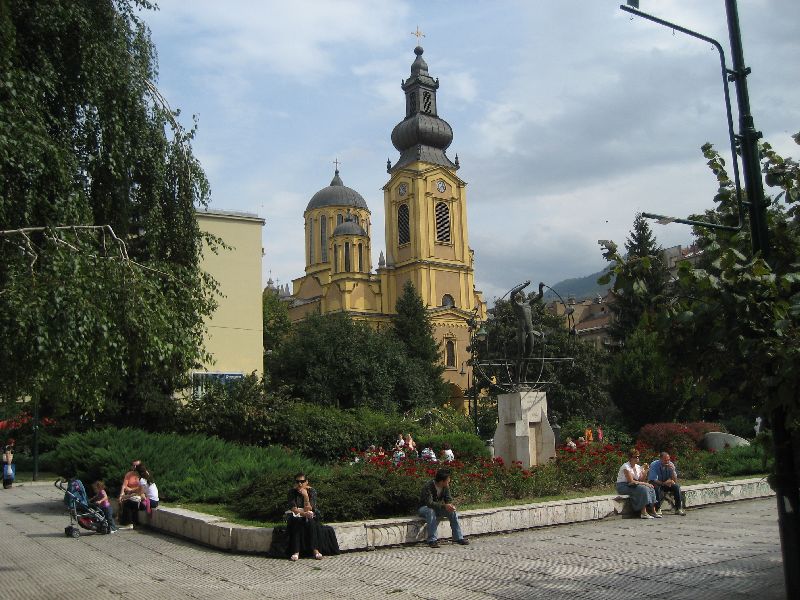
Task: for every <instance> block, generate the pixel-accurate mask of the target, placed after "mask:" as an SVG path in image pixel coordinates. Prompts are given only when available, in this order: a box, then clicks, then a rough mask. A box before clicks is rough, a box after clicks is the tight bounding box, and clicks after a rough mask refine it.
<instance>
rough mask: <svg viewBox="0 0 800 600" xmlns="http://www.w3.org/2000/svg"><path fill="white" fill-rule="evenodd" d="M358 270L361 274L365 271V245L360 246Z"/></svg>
mask: <svg viewBox="0 0 800 600" xmlns="http://www.w3.org/2000/svg"><path fill="white" fill-rule="evenodd" d="M358 270H359V272H362V271H363V270H364V244H359V245H358Z"/></svg>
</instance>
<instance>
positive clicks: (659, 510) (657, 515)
mask: <svg viewBox="0 0 800 600" xmlns="http://www.w3.org/2000/svg"><path fill="white" fill-rule="evenodd" d="M653 514H654V515H655V516H656V517H659V518H661V517H662V516H663V514H662V513H661V509H660V508H658V509H656V512H654V513H653Z"/></svg>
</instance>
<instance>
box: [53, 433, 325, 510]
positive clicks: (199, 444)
mask: <svg viewBox="0 0 800 600" xmlns="http://www.w3.org/2000/svg"><path fill="white" fill-rule="evenodd" d="M136 458H138V459H140V460H141V461H142V462H143V463H144V464H146V465H147V467H148V468H149V469H150V471H151V472H152V473H153V477H154V478H155V481H156V483H157V484H158V490H159V495H160V496H161V498H162V499H163V500H166V501H185V502H226V501H229V500H230V499H231V498H232V496H233V494H234V492H235V491H236V490H237V489H238V488H239V487H240V486H241V482H242V481H243V480H244V481H255V480H259V481H260V480H262V479H263V478H265V476H267V475H268V474H271V473H276V474H278V475H276V478H277V477H278V476H283V475H284V474H286V473H290V474H294V473H296V472H298V471H305V472H308V473H309V474H310V475H313V474H315V473H319V472H320V471H321V468H320V467H319V466H318V465H316V464H314V463H312V462H311V461H309V460H308V459H306V458H304V457H302V456H298V455H294V454H290V453H287V452H286V451H285V450H283V449H280V448H274V447H271V448H258V447H255V446H239V445H236V444H232V443H229V442H225V441H223V440H220V439H218V438H214V437H206V436H203V435H179V434H167V433H160V434H153V433H147V432H144V431H141V430H137V429H113V428H108V429H99V430H94V431H89V432H86V433H72V434H69V435H66V436H64V437H63V438H61V440H60V443H59V444H58V447H57V448H56V449H55V450H53V451H52V452H49V453H48V454H46V455H45V456H43V458H42V462H43V464H45V465H47V468H49V469H52V470H54V471H55V472H57V473H59V474H60V475H62V476H63V477H78V478H80V479H81V480H83V482H84V483H85V484H87V485H88V484H90V483H92V482H93V481H95V480H96V479H103V480H105V481H106V483H107V485H108V486H109V489H110V490H113V491H112V493H115V492H116V491H117V490H118V489H119V483H121V481H122V477H123V475H124V474H125V472H126V471H128V470H129V468H130V461H131V460H132V459H136ZM290 476H291V475H289V477H290ZM287 481H288V479H287Z"/></svg>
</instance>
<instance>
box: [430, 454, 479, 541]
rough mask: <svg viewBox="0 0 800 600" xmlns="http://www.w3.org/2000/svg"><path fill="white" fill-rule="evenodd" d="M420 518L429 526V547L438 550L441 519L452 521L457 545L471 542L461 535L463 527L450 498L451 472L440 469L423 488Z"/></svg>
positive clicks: (451, 524)
mask: <svg viewBox="0 0 800 600" xmlns="http://www.w3.org/2000/svg"><path fill="white" fill-rule="evenodd" d="M419 502H420V504H421V506H420V507H419V511H418V513H419V516H420V517H422V518H423V519H425V523H427V525H428V538H427V541H428V546H430V547H431V548H438V547H439V542H438V540H437V538H436V530H437V529H438V528H439V519H440V518H444V517H447V518H448V519H450V530H451V531H452V532H453V539H454V540H455V541H456V543H457V544H461V545H462V546H466V545H468V544H469V540H467V539H465V538H464V535H463V534H462V533H461V525H460V523H459V522H458V513H456V507H455V506H453V504H452V502H453V499H452V498H451V496H450V471H449V470H448V469H439V470H438V471H437V472H436V477H434V478H433V479H431V480H430V481H429V482H428V483H426V484H425V487H423V488H422V493H421V494H420V500H419Z"/></svg>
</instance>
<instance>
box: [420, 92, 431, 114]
mask: <svg viewBox="0 0 800 600" xmlns="http://www.w3.org/2000/svg"><path fill="white" fill-rule="evenodd" d="M422 110H423V111H425V112H426V113H429V112H431V93H430V92H422Z"/></svg>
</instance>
